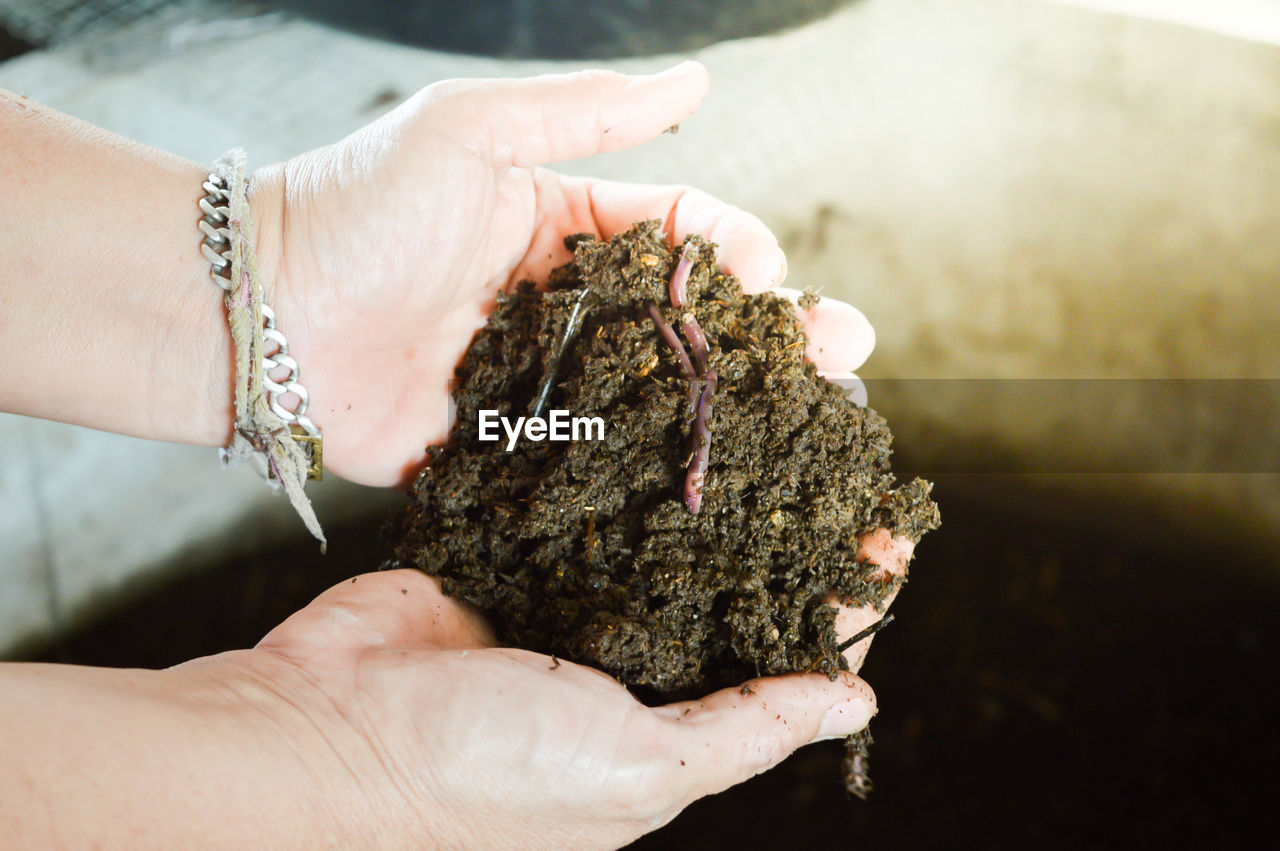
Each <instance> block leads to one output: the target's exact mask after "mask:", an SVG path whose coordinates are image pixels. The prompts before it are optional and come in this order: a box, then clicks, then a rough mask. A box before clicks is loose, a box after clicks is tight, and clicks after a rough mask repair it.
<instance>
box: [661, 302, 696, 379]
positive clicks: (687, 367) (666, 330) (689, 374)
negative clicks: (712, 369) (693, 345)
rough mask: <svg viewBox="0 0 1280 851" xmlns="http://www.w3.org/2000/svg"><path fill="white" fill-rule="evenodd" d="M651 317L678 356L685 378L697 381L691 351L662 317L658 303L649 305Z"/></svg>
mask: <svg viewBox="0 0 1280 851" xmlns="http://www.w3.org/2000/svg"><path fill="white" fill-rule="evenodd" d="M649 318H650V319H652V320H653V324H654V325H656V326H658V333H659V334H661V335H662V339H663V340H665V341H666V343H667V345H668V346H670V347H671V350H672V351H674V352H675V353H676V358H677V359H678V360H679V361H680V370H681V371H682V372H683V373H684V375H685V378H688V379H689V380H690V381H696V380H697V378H698V373H697V371H696V370H694V368H693V361H691V360H689V353H688V352H686V351H685V349H684V343H681V342H680V338H679V337H677V336H676V329H674V328H672V327H671V325H670V324H669V323H668V322H667V320H665V319H663V318H662V311H660V310H658V307H657V305H655V304H650V305H649Z"/></svg>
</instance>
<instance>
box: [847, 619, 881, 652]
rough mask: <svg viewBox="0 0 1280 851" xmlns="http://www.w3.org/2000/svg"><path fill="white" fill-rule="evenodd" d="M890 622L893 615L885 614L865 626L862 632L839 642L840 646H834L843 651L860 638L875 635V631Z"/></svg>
mask: <svg viewBox="0 0 1280 851" xmlns="http://www.w3.org/2000/svg"><path fill="white" fill-rule="evenodd" d="M891 623H893V615H885V616H884V617H882V618H881V619H880V620H878V621H876V622H875V623H873V624H872V625H871V626H869V627H867V628H866V629H864V630H862V632H860V633H858V634H857V635H855V636H854V637H853V638H849V639H846V640H845V641H842V642H840V646H839V647H837V648H836V652H837V653H843V652H844V651H846V650H848V649H849V648H850V647H852V646H853V645H855V644H857V643H858V642H859V641H861V640H862V639H864V638H867V637H868V636H871V635H875V634H876V633H877V632H879V631H880V630H882V629H884V628H885V627H886V626H888V625H889V624H891Z"/></svg>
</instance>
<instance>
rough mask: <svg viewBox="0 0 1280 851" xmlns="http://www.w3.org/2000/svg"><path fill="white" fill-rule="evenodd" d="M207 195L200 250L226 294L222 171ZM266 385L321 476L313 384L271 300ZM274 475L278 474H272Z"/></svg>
mask: <svg viewBox="0 0 1280 851" xmlns="http://www.w3.org/2000/svg"><path fill="white" fill-rule="evenodd" d="M203 188H204V191H205V196H204V197H203V198H201V199H200V211H201V212H202V213H204V217H203V218H201V219H200V222H199V226H200V231H201V232H202V233H203V234H204V241H203V242H201V244H200V251H201V252H202V253H203V254H204V256H205V257H206V258H207V259H208V260H209V263H210V264H211V265H210V268H209V278H210V280H212V281H213V282H214V283H215V284H217V285H218V286H219V287H220V288H221V289H222V290H223V292H225V293H230V292H231V291H232V289H233V288H234V286H235V285H234V283H233V281H232V279H231V266H232V262H231V229H230V217H231V191H230V189H229V187H228V186H227V182H226V180H224V179H223V177H222V176H221V175H218V174H210V175H209V178H208V180H206V181H205V182H204V185H203ZM262 318H263V328H262V338H263V345H264V351H263V357H262V367H263V372H262V387H263V390H264V391H265V394H266V397H267V404H268V405H269V407H270V408H271V412H272V413H274V414H275V415H276V416H277V417H279V418H280V419H281V420H282V421H283V422H284V423H286V424H287V425H288V426H289V429H290V431H291V432H292V435H293V439H294V440H295V441H297V442H298V443H300V444H302V446H303V448H304V450H305V451H306V453H307V461H308V465H307V478H308V479H319V478H321V475H322V473H323V470H324V464H323V455H322V453H323V443H322V440H321V435H320V429H319V428H317V427H316V425H315V423H313V422H312V421H311V418H310V417H308V416H307V409H308V408H309V407H310V406H311V397H310V396H309V395H308V393H307V388H306V387H304V386H302V383H301V382H300V381H299V380H298V377H299V369H298V362H297V361H296V360H294V359H293V357H292V356H290V354H289V341H288V340H287V339H286V338H285V336H284V333H283V332H282V331H281V330H280V329H279V328H277V327H276V314H275V311H273V310H272V309H271V308H270V307H269V306H268V305H267V304H266V303H265V302H263V304H262ZM272 344H274V349H273V350H272V351H270V352H267V351H266V348H265V347H267V346H271V345H272ZM277 369H283V370H285V374H284V375H283V376H282V377H281V378H280V379H279V380H277V379H274V378H272V377H271V371H272V370H277ZM286 393H292V394H293V395H294V396H296V397H297V399H298V402H297V404H296V405H295V406H294V409H293V410H292V411H290V410H289V409H288V408H286V407H284V405H283V404H281V401H280V400H281V397H283V396H284V395H285V394H286ZM268 478H273V476H272V475H271V474H270V473H268Z"/></svg>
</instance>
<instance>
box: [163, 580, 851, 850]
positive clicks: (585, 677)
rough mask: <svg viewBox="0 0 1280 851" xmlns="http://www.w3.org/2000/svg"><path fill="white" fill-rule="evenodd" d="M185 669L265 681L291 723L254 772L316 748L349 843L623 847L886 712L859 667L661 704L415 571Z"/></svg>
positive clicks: (333, 820) (254, 717)
mask: <svg viewBox="0 0 1280 851" xmlns="http://www.w3.org/2000/svg"><path fill="white" fill-rule="evenodd" d="M174 670H175V671H176V672H181V673H184V674H185V675H189V676H195V677H201V678H206V679H212V680H214V681H219V682H220V683H221V687H222V688H223V689H225V690H226V691H228V692H230V693H237V694H239V693H247V694H251V695H252V696H253V701H252V702H253V706H252V707H249V708H247V709H246V711H245V713H244V715H245V717H244V722H245V723H246V724H247V725H250V726H252V727H254V728H257V729H263V728H265V729H270V730H273V731H277V736H278V739H277V740H276V742H275V744H274V745H273V746H271V747H269V748H267V749H265V750H263V749H261V748H257V747H255V748H254V752H253V753H252V754H248V755H246V757H245V758H246V759H247V760H248V763H247V764H246V765H244V766H242V768H241V770H242V771H245V772H246V773H248V774H251V775H253V776H256V777H267V778H269V777H270V776H271V773H272V772H273V771H275V770H276V766H277V763H279V764H285V763H288V764H293V763H296V762H299V761H300V762H301V764H302V765H303V766H304V767H305V768H306V769H307V771H308V773H310V774H311V775H313V776H314V778H315V786H316V788H323V789H325V790H327V791H326V792H325V795H326V798H325V800H328V801H330V803H331V806H330V807H327V808H326V807H322V808H321V811H322V812H325V811H326V810H327V815H326V816H325V817H323V818H322V819H321V820H320V822H319V825H320V826H323V828H324V829H326V830H328V831H329V832H330V833H329V835H330V836H331V837H333V838H335V839H336V840H337V841H338V842H339V843H340V844H343V843H369V844H379V843H382V844H388V845H396V846H400V845H411V844H414V845H416V844H422V845H432V846H446V847H486V848H488V847H492V848H512V847H556V848H564V847H573V848H582V847H615V846H618V845H621V844H623V843H625V842H628V841H630V840H632V839H634V838H636V837H638V836H640V835H641V834H643V833H645V832H647V831H650V830H652V829H654V828H656V827H658V826H660V825H662V824H664V823H666V822H667V821H669V820H670V819H671V818H673V817H674V816H675V815H676V813H678V812H679V811H680V810H681V809H682V808H683V807H684V806H686V805H687V804H689V803H690V802H691V801H693V800H695V799H697V798H699V797H701V796H703V795H706V794H709V793H712V792H717V791H720V790H722V789H724V788H726V787H728V786H731V785H733V784H735V783H738V782H741V781H743V780H746V779H747V778H749V777H751V776H752V775H754V774H757V773H759V772H761V771H764V770H765V769H767V768H770V767H771V766H773V765H774V764H776V763H777V762H779V761H781V760H782V759H784V758H785V757H786V756H787V755H789V754H790V753H791V752H792V751H793V750H795V749H796V748H797V747H800V746H801V745H804V744H807V743H809V742H812V741H815V740H819V739H823V738H833V737H840V736H844V735H847V734H850V733H854V732H856V731H858V730H860V729H862V728H863V727H864V726H865V725H866V723H867V721H868V720H869V719H870V718H871V716H872V714H873V713H874V712H875V697H874V695H873V694H872V692H871V689H870V688H869V687H868V686H867V685H866V683H864V682H863V681H862V680H860V679H858V678H857V677H856V676H854V675H853V674H851V673H846V674H842V675H841V676H840V677H838V678H837V679H835V680H834V681H833V680H830V679H828V678H827V677H826V676H824V675H821V674H792V675H788V676H782V677H770V678H763V679H758V680H754V681H752V682H751V683H750V688H749V689H742V688H731V689H725V690H723V691H720V692H716V693H715V694H712V695H710V696H708V697H706V698H704V699H702V700H697V701H690V702H687V703H676V704H671V705H668V706H663V707H659V708H652V709H651V708H646V707H644V706H643V705H641V704H640V703H638V702H637V701H636V700H635V699H634V698H633V697H632V696H631V695H630V694H629V693H628V692H627V691H626V689H624V688H623V687H622V686H621V685H619V684H618V683H617V682H616V681H614V680H613V679H611V678H610V677H608V676H606V675H604V674H602V673H600V672H599V671H596V670H594V669H591V668H586V667H582V666H580V665H575V664H572V663H570V662H566V661H563V660H557V659H554V658H552V657H549V656H543V655H540V654H536V653H531V652H528V651H523V650H514V649H510V648H499V647H495V646H493V640H492V636H491V634H490V632H489V630H488V628H487V627H486V626H485V624H484V623H483V621H482V620H481V619H480V618H479V617H477V616H476V615H475V614H474V613H473V612H472V611H470V610H469V609H467V608H466V607H464V606H463V605H461V604H459V603H458V602H456V601H455V600H452V599H451V598H448V597H445V596H444V595H443V594H442V593H441V592H440V590H439V585H438V584H437V582H436V580H434V579H431V578H428V577H427V576H425V575H424V574H422V573H419V572H418V571H414V570H397V571H388V572H384V573H375V574H366V575H363V576H359V577H357V578H355V579H353V580H351V581H348V582H344V583H342V584H340V585H338V586H335V587H334V588H332V589H330V590H329V591H327V592H325V593H324V594H322V595H321V596H320V597H319V598H318V599H316V600H315V602H313V603H312V604H311V605H309V606H307V607H306V608H305V609H303V610H302V611H300V612H299V613H297V614H296V615H294V616H293V617H291V618H290V619H289V620H287V621H285V623H283V624H282V625H281V626H279V627H277V628H276V629H275V630H273V631H272V632H271V633H270V634H269V635H268V636H267V637H266V638H265V639H263V641H262V642H261V643H260V644H259V645H258V647H257V648H255V649H254V650H252V651H245V652H242V653H234V654H224V655H223V656H219V657H212V658H210V659H206V660H198V661H196V662H192V663H189V664H188V665H185V666H180V667H179V668H177V669H174ZM242 682H249V683H255V684H258V683H270V686H269V687H268V688H267V689H265V690H263V689H261V688H260V687H258V688H254V689H249V690H246V689H245V688H244V687H243V686H242V685H240V683H242ZM260 738H261V737H260V736H258V735H256V734H255V735H251V734H250V733H249V732H247V731H246V735H245V741H258V740H259V739H260ZM833 782H834V778H833ZM298 794H299V796H300V797H302V796H303V794H304V790H298Z"/></svg>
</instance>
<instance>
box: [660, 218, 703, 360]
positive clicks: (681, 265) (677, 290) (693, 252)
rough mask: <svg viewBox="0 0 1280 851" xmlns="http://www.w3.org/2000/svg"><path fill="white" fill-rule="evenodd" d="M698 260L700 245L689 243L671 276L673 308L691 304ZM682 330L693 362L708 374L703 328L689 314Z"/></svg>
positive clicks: (681, 326)
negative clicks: (695, 264) (692, 276)
mask: <svg viewBox="0 0 1280 851" xmlns="http://www.w3.org/2000/svg"><path fill="white" fill-rule="evenodd" d="M697 258H698V244H697V243H696V242H690V243H687V244H686V245H685V247H684V251H683V252H682V253H681V254H680V262H678V263H676V270H675V272H673V273H672V275H671V286H670V292H671V306H672V307H674V308H675V309H676V310H683V309H684V308H685V307H686V306H687V305H688V304H689V276H690V275H691V274H692V273H693V264H694V262H695V261H696V260H697ZM680 330H681V331H683V332H684V338H685V339H686V340H688V341H689V349H690V350H691V351H692V352H693V360H694V362H695V363H697V365H698V371H699V372H706V371H707V361H708V359H709V358H710V356H711V352H710V350H709V349H708V348H707V335H706V334H704V333H703V332H702V326H701V325H699V324H698V320H697V318H696V317H695V316H694V315H693V314H692V313H689V314H688V315H687V316H686V317H685V318H684V319H683V320H682V322H681V325H680Z"/></svg>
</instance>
